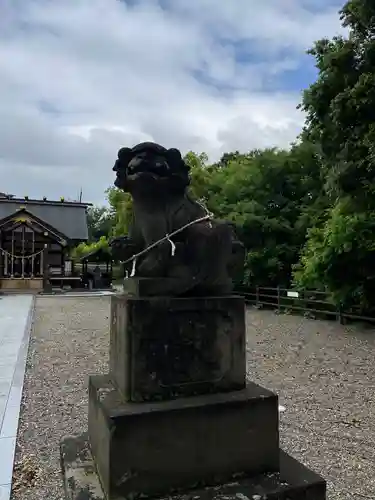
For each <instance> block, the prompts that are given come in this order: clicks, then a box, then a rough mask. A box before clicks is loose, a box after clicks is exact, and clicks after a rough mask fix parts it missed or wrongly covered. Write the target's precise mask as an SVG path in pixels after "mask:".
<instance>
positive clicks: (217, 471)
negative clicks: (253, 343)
mask: <svg viewBox="0 0 375 500" xmlns="http://www.w3.org/2000/svg"><path fill="white" fill-rule="evenodd" d="M88 422H89V438H90V446H91V450H92V454H93V457H94V459H95V463H96V468H97V471H98V473H99V476H100V478H101V482H102V485H103V487H104V490H105V491H106V492H108V496H109V497H110V498H112V497H113V498H116V495H117V496H119V497H121V495H122V496H124V497H127V496H128V495H130V494H138V493H139V494H145V495H152V496H155V495H162V494H164V493H167V492H168V491H169V490H170V488H190V487H194V486H196V485H197V484H200V483H203V484H205V485H208V484H220V483H222V482H225V481H228V480H230V479H231V478H232V477H233V475H237V474H240V475H241V474H245V475H249V474H258V473H262V472H265V471H267V472H275V471H278V467H279V462H278V460H279V455H278V449H279V433H278V399H277V396H276V395H275V394H273V393H272V392H270V391H267V390H266V389H263V388H262V387H259V386H258V385H256V384H249V385H248V387H247V388H246V389H245V390H243V391H235V392H231V393H225V394H212V395H208V396H197V397H190V398H180V399H177V400H173V401H164V402H157V403H156V402H154V403H139V404H137V403H132V402H131V403H126V402H123V401H122V400H121V395H120V394H119V392H118V391H117V390H116V389H115V388H114V386H113V385H112V384H111V381H110V379H109V377H105V376H96V377H91V378H90V383H89V415H88Z"/></svg>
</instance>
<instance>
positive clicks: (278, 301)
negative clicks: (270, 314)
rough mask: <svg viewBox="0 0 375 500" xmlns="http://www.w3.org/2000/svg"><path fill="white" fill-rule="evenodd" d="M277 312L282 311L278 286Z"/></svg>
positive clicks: (278, 287)
mask: <svg viewBox="0 0 375 500" xmlns="http://www.w3.org/2000/svg"><path fill="white" fill-rule="evenodd" d="M277 310H278V311H280V286H279V285H277Z"/></svg>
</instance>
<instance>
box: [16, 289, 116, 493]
mask: <svg viewBox="0 0 375 500" xmlns="http://www.w3.org/2000/svg"><path fill="white" fill-rule="evenodd" d="M109 304H110V302H109V298H108V297H100V298H99V297H90V298H82V299H81V298H77V297H74V298H67V297H61V298H59V297H39V298H37V303H36V314H35V321H34V325H33V331H32V334H31V339H30V346H29V353H28V359H27V369H26V376H25V385H24V391H23V399H22V407H21V416H20V425H19V429H18V439H17V449H16V467H15V471H14V474H13V492H12V497H11V498H12V500H26V499H27V500H65V497H64V494H63V488H62V478H61V473H60V464H59V442H60V439H61V438H62V437H63V436H66V435H71V434H77V433H78V434H79V433H81V432H83V431H85V430H86V425H87V422H86V420H87V419H86V417H87V385H88V376H89V375H93V374H95V373H105V372H106V371H107V364H108V347H109V323H108V321H109V319H108V318H109V313H110V310H109ZM17 484H18V485H19V489H18V488H15V485H17ZM30 484H31V485H33V484H34V486H32V487H31V488H30ZM24 486H27V487H28V491H27V492H26V489H25V488H24Z"/></svg>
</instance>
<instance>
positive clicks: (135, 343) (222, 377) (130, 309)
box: [110, 295, 246, 402]
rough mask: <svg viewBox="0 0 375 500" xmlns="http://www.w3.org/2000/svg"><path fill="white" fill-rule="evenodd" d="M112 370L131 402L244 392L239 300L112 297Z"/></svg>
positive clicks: (242, 312)
mask: <svg viewBox="0 0 375 500" xmlns="http://www.w3.org/2000/svg"><path fill="white" fill-rule="evenodd" d="M110 372H111V374H112V377H113V380H114V381H115V383H116V384H117V386H118V389H119V390H120V392H121V393H122V395H123V397H124V398H125V399H126V400H128V401H135V402H140V401H153V400H154V401H158V400H159V401H160V400H167V399H172V398H176V397H180V396H191V395H197V394H205V393H214V392H225V391H232V390H240V389H243V388H244V387H245V384H246V351H245V306H244V300H243V298H242V297H239V296H235V295H234V296H229V297H207V298H162V297H158V298H134V297H130V296H126V295H116V296H113V297H112V308H111V341H110Z"/></svg>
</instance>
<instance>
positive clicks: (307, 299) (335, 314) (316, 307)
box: [236, 285, 375, 324]
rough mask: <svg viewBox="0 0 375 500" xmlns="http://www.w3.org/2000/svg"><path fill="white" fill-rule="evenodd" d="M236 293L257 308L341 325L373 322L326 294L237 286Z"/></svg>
mask: <svg viewBox="0 0 375 500" xmlns="http://www.w3.org/2000/svg"><path fill="white" fill-rule="evenodd" d="M236 291H237V293H239V294H241V295H243V296H244V297H245V301H246V302H247V303H248V304H252V305H255V306H257V307H264V308H270V309H277V310H279V311H290V312H293V311H295V312H299V313H308V314H310V315H313V316H316V317H320V318H322V317H323V318H325V319H336V320H337V321H339V322H340V323H341V324H343V323H345V320H347V319H351V320H360V321H371V322H375V316H370V315H362V314H361V312H360V311H359V308H354V307H352V308H350V309H347V310H345V309H344V307H343V306H342V305H337V304H335V303H334V302H333V301H332V299H331V297H330V295H329V293H328V292H321V291H318V290H293V289H290V288H282V287H276V288H272V287H260V286H254V287H245V286H243V285H240V286H237V287H236Z"/></svg>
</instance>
